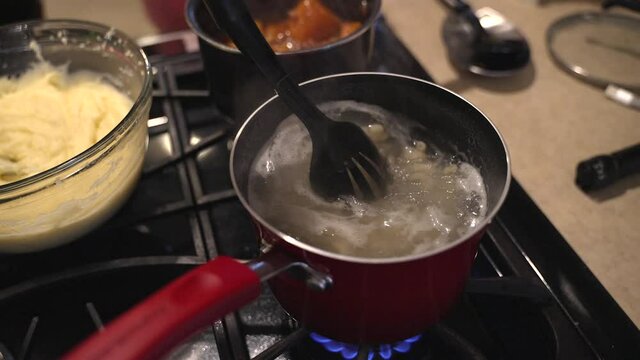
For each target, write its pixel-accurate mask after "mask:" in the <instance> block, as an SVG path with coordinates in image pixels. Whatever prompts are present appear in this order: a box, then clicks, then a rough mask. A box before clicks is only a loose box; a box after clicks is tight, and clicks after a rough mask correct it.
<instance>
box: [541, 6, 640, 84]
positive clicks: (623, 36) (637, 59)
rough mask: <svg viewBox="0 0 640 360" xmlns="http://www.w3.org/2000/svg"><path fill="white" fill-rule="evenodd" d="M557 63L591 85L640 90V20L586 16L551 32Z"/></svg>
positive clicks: (575, 17) (563, 22)
mask: <svg viewBox="0 0 640 360" xmlns="http://www.w3.org/2000/svg"><path fill="white" fill-rule="evenodd" d="M547 46H548V48H549V52H550V53H551V56H552V57H553V59H554V60H555V61H556V63H557V64H558V65H559V66H561V67H562V68H563V69H565V70H566V71H568V72H569V73H571V74H573V75H575V76H577V77H579V78H581V79H582V80H584V81H587V82H589V83H591V84H594V85H598V86H602V87H606V86H608V85H610V84H614V85H618V86H621V87H624V88H628V89H640V18H636V17H632V16H625V15H620V14H609V13H595V12H584V13H578V14H573V15H569V16H567V17H564V18H562V19H560V20H557V21H556V22H555V23H553V24H552V25H551V27H550V28H549V29H548V30H547Z"/></svg>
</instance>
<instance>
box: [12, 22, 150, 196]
mask: <svg viewBox="0 0 640 360" xmlns="http://www.w3.org/2000/svg"><path fill="white" fill-rule="evenodd" d="M52 25H53V26H58V27H61V26H64V25H68V26H67V27H66V28H74V29H86V30H94V31H97V32H101V33H102V34H109V37H110V38H111V37H117V38H120V39H122V40H124V41H125V42H126V43H129V44H131V45H133V46H132V47H133V48H135V49H136V51H137V52H138V54H139V55H140V56H141V58H142V61H143V63H144V79H143V84H142V88H141V90H140V93H139V94H138V95H137V97H136V99H135V100H134V102H133V105H132V106H131V109H129V111H128V112H127V114H126V115H125V116H124V117H123V118H122V120H120V122H118V124H116V126H115V127H114V128H113V129H111V131H109V132H108V133H107V134H106V135H105V136H103V137H102V138H101V139H100V140H98V142H96V143H95V144H93V145H91V146H90V147H89V148H87V149H85V150H84V151H82V152H81V153H79V154H77V155H75V156H73V157H72V158H70V159H68V160H66V161H64V162H63V163H61V164H58V165H56V166H54V167H52V168H49V169H47V170H44V171H41V172H39V173H36V174H33V175H31V176H28V177H26V178H23V179H20V180H17V181H13V182H9V183H7V184H4V185H0V195H3V194H9V193H11V192H14V191H16V190H20V189H23V188H26V187H28V186H31V185H33V184H36V183H38V182H40V181H42V180H45V179H48V178H51V177H54V176H55V175H58V174H60V173H62V172H63V171H65V170H68V169H70V168H72V167H74V166H75V165H77V164H79V163H81V162H83V161H84V160H86V159H88V158H90V157H92V156H94V155H95V154H97V153H99V152H100V151H101V150H103V149H105V148H107V147H109V146H110V145H111V144H112V143H113V142H114V141H115V140H116V139H117V138H118V137H119V134H120V133H122V132H124V131H125V130H126V129H128V128H129V126H130V125H131V123H132V122H133V119H135V114H136V113H138V112H139V110H140V108H141V107H142V106H144V104H145V102H146V101H147V99H148V98H149V95H150V94H151V89H152V83H153V74H152V68H151V63H150V62H149V59H148V58H147V55H146V54H145V53H144V51H143V50H142V48H141V47H140V46H138V44H137V43H136V42H135V40H133V39H132V38H131V37H129V36H128V35H127V34H125V33H124V32H122V31H121V30H118V29H116V28H114V27H112V26H108V25H104V24H100V23H96V22H92V21H84V20H75V19H54V20H31V21H25V22H18V23H12V24H8V25H4V26H0V31H2V30H6V29H11V28H13V29H14V31H18V32H25V31H31V29H33V28H34V27H37V26H52ZM10 31H11V30H10ZM91 166H92V164H89V166H88V167H91ZM74 174H75V173H74ZM72 175H73V174H72ZM72 175H71V176H72ZM36 191H37V190H36ZM9 200H10V199H9ZM4 201H7V200H5V199H0V203H2V202H4Z"/></svg>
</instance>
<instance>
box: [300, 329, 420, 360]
mask: <svg viewBox="0 0 640 360" xmlns="http://www.w3.org/2000/svg"><path fill="white" fill-rule="evenodd" d="M309 336H310V337H311V339H313V341H315V342H317V343H318V344H320V345H322V347H324V348H325V349H326V350H327V351H330V352H332V353H340V355H342V357H343V358H344V359H347V360H351V359H355V358H356V357H357V356H358V354H359V352H360V351H361V349H365V350H364V351H366V348H363V347H361V346H359V345H355V344H348V343H344V342H340V341H336V340H333V339H330V338H328V337H324V336H322V335H319V334H317V333H311V334H309ZM421 338H422V335H416V336H414V337H410V338H408V339H405V340H402V341H398V342H396V343H393V344H382V345H378V346H375V347H371V348H369V350H368V351H369V354H368V356H367V360H373V359H374V358H376V356H377V358H381V359H384V360H389V359H391V357H392V356H393V355H394V354H395V353H401V354H404V353H407V352H409V350H411V346H412V345H413V343H415V342H417V341H418V340H420V339H421Z"/></svg>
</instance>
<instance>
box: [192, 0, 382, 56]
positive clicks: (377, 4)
mask: <svg viewBox="0 0 640 360" xmlns="http://www.w3.org/2000/svg"><path fill="white" fill-rule="evenodd" d="M201 1H202V0H188V1H187V3H186V5H185V18H186V20H187V25H189V28H190V29H191V31H193V32H194V33H195V34H196V35H197V36H198V38H200V39H202V40H204V41H206V42H207V44H209V45H211V46H213V47H215V48H217V49H219V50H222V51H224V52H228V53H231V54H237V55H242V52H240V50H238V49H236V48H233V47H229V46H227V45H225V44H223V43H221V42H218V41H216V40H215V39H213V38H212V37H211V36H210V35H209V34H207V32H205V31H204V29H203V28H202V26H200V24H199V23H198V21H197V19H196V5H198V4H200V3H201ZM370 3H371V5H372V8H371V13H370V14H369V16H367V18H366V19H365V21H363V22H362V26H361V27H360V28H359V29H358V30H357V31H355V32H353V33H351V34H350V35H349V36H345V37H343V38H340V39H338V40H337V41H332V42H330V43H327V44H324V45H322V46H320V47H313V48H309V49H301V50H295V51H286V52H278V51H275V50H274V53H275V54H276V55H277V56H294V55H301V54H309V53H314V52H318V51H324V50H329V49H333V48H335V47H338V46H341V45H343V44H346V43H349V42H351V41H353V40H355V39H357V38H359V37H360V36H362V35H363V34H364V33H366V32H367V31H369V30H370V29H371V28H373V27H374V25H375V23H376V21H377V20H378V18H379V17H380V10H381V8H382V0H370Z"/></svg>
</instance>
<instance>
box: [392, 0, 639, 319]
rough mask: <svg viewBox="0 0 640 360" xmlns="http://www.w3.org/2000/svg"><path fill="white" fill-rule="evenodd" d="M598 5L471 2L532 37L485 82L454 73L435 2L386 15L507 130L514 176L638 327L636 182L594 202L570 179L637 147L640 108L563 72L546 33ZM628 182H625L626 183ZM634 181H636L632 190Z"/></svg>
mask: <svg viewBox="0 0 640 360" xmlns="http://www.w3.org/2000/svg"><path fill="white" fill-rule="evenodd" d="M598 3H599V2H597V1H595V2H593V1H582V2H574V1H547V2H546V4H545V5H542V6H541V5H537V4H536V2H534V1H531V0H491V1H488V0H473V1H471V4H472V5H473V6H474V7H475V8H479V7H482V6H491V7H493V8H494V9H496V10H498V11H500V12H501V13H502V14H503V15H504V16H506V17H507V18H508V19H510V20H511V21H513V22H514V23H515V24H517V26H518V27H519V28H520V29H521V31H522V32H523V33H524V34H525V35H526V36H527V38H528V40H529V42H530V46H531V52H532V66H531V67H530V68H529V69H527V70H526V71H524V72H523V73H522V74H520V75H518V76H516V77H515V78H508V79H485V78H480V77H478V76H472V75H468V74H460V73H458V72H456V71H455V70H454V68H453V67H452V66H451V65H450V63H449V62H448V60H447V54H446V49H445V47H444V44H443V42H442V40H441V35H440V29H441V26H442V21H443V19H444V18H445V16H446V12H445V10H444V9H443V8H442V7H441V6H440V5H439V4H438V1H436V0H387V1H385V2H384V5H383V10H384V14H385V16H386V18H387V21H388V22H389V24H390V25H391V26H392V28H393V29H394V30H395V31H396V33H397V34H398V36H399V37H400V38H401V39H402V40H403V41H404V42H405V44H406V45H407V46H408V47H409V49H410V50H411V51H412V52H413V54H414V55H415V56H416V57H417V58H418V59H419V61H420V62H421V63H422V64H423V65H424V66H425V68H427V69H428V70H429V72H430V73H431V74H432V75H433V77H434V79H435V80H436V81H437V82H438V83H440V84H442V85H444V86H445V87H448V88H450V89H451V90H453V91H456V92H458V93H459V94H461V95H462V96H464V97H465V98H467V99H468V100H469V101H471V102H472V103H474V104H475V105H476V106H477V107H478V108H480V109H481V110H482V111H483V112H484V113H485V114H486V115H487V116H488V117H489V118H491V119H492V120H493V121H494V122H495V124H496V125H497V127H498V128H499V130H500V131H501V132H502V134H503V135H504V137H505V139H506V142H507V145H508V146H509V150H510V153H511V158H512V164H513V174H514V176H515V177H516V179H518V181H519V182H520V183H521V184H522V186H523V187H524V188H525V190H526V191H527V192H528V193H529V195H530V196H531V197H532V198H533V199H534V201H535V202H536V203H537V204H538V206H540V208H541V209H542V211H543V212H544V213H545V214H546V215H547V216H548V217H549V219H550V220H551V222H552V223H553V224H554V225H555V226H556V227H557V228H558V230H559V231H560V233H562V235H563V236H564V237H565V238H566V239H567V241H568V242H569V244H570V245H571V246H572V247H573V249H574V250H575V251H576V252H577V253H578V255H579V256H580V257H581V258H582V259H583V260H584V262H585V263H586V264H587V265H588V266H589V268H590V269H591V271H593V273H594V274H595V275H596V276H597V278H598V279H599V280H600V281H601V282H602V283H603V284H604V286H605V287H606V288H607V290H608V291H609V292H610V293H611V294H612V295H613V297H614V298H615V299H616V301H617V302H618V304H620V306H621V307H622V308H623V309H624V310H625V311H626V312H627V314H628V315H629V317H631V319H632V320H633V321H634V322H635V324H636V326H639V325H640V186H638V185H639V184H640V178H638V177H635V178H634V179H631V180H630V181H626V182H625V183H624V184H622V185H623V186H617V187H616V188H615V189H614V190H612V191H609V192H608V194H605V195H613V193H617V192H619V191H623V190H624V189H625V188H628V189H627V190H626V192H625V193H624V194H621V195H619V196H615V197H610V198H609V199H607V200H600V201H599V200H594V199H592V198H590V197H589V196H586V195H585V194H584V193H582V192H581V191H580V190H579V189H578V188H577V187H576V186H575V185H574V177H575V168H576V165H577V163H578V162H579V161H581V160H585V159H587V158H589V157H592V156H595V155H598V154H602V153H610V152H613V151H615V150H618V149H621V148H624V147H627V146H630V145H633V144H637V143H640V112H638V111H635V110H632V109H630V108H627V107H623V106H621V105H618V104H616V103H614V102H612V101H609V100H607V99H606V98H605V96H604V94H603V92H602V90H600V89H597V88H594V87H591V86H588V85H586V84H584V83H582V82H580V81H578V80H576V79H575V78H573V77H571V76H569V75H568V74H566V73H565V72H563V71H562V70H560V69H559V68H558V67H557V66H556V65H555V64H554V63H553V61H552V60H551V58H550V57H549V55H548V52H547V48H546V45H545V33H546V29H547V28H548V27H549V25H550V24H551V23H552V22H553V21H555V20H556V19H559V18H560V17H562V16H564V15H567V14H570V13H574V12H577V11H580V10H597V9H598ZM625 185H626V186H625ZM633 185H635V187H634V186H633Z"/></svg>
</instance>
